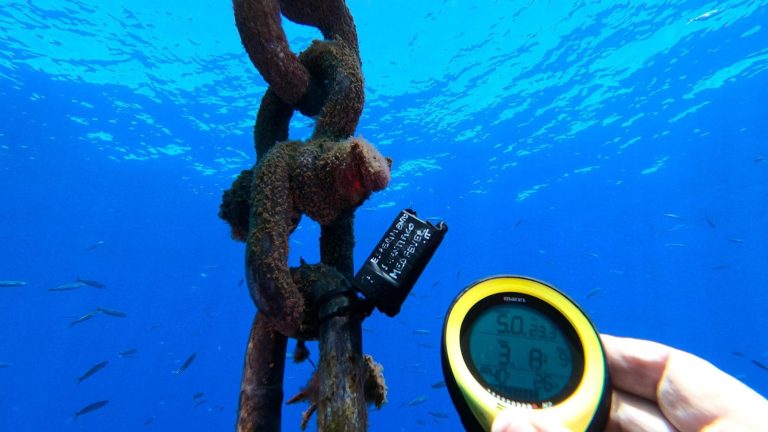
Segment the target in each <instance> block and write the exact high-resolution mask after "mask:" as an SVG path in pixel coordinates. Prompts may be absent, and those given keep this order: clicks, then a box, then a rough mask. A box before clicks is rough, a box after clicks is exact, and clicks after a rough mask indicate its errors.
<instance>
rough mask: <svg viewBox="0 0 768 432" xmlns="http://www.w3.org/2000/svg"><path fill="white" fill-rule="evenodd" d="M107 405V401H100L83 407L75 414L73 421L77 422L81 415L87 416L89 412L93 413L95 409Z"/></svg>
mask: <svg viewBox="0 0 768 432" xmlns="http://www.w3.org/2000/svg"><path fill="white" fill-rule="evenodd" d="M108 403H109V401H108V400H101V401H98V402H94V403H92V404H89V405H86V406H84V407H83V408H81V409H80V411H78V412H76V413H75V420H77V418H78V417H80V416H81V415H83V414H88V413H89V412H94V411H96V410H97V409H100V408H104V406H105V405H106V404H108Z"/></svg>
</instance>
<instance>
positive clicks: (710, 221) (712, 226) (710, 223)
mask: <svg viewBox="0 0 768 432" xmlns="http://www.w3.org/2000/svg"><path fill="white" fill-rule="evenodd" d="M704 220H705V221H707V225H709V227H710V228H712V229H715V228H717V225H715V222H714V221H712V219H710V218H709V216H704Z"/></svg>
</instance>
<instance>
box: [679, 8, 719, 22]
mask: <svg viewBox="0 0 768 432" xmlns="http://www.w3.org/2000/svg"><path fill="white" fill-rule="evenodd" d="M719 13H720V10H718V9H712V10H711V11H707V12H704V13H703V14H701V15H699V16H697V17H695V18H691V19H689V20H688V22H687V23H686V24H690V23H692V22H694V21H705V20H708V19H710V18H712V17H713V16H715V15H717V14H719Z"/></svg>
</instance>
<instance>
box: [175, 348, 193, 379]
mask: <svg viewBox="0 0 768 432" xmlns="http://www.w3.org/2000/svg"><path fill="white" fill-rule="evenodd" d="M196 356H197V353H196V352H193V353H192V355H190V356H189V357H187V360H185V361H184V364H182V365H181V367H180V368H178V369H176V370H175V371H173V373H175V374H176V375H178V374H180V373H182V372H184V371H185V370H187V368H188V367H189V366H190V365H191V364H192V362H193V361H195V357H196Z"/></svg>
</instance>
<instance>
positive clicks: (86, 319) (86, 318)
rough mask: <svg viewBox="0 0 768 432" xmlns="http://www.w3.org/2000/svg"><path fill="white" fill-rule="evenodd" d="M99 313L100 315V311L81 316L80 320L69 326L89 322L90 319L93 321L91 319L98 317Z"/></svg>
mask: <svg viewBox="0 0 768 432" xmlns="http://www.w3.org/2000/svg"><path fill="white" fill-rule="evenodd" d="M98 313H99V311H98V310H95V311H93V312H88V313H87V314H85V315H83V316H81V317H80V318H78V319H76V320H74V321H72V322H71V323H69V326H70V327H72V326H74V325H75V324H80V323H81V322H84V321H88V320H89V319H91V318H93V317H95V316H96V315H98Z"/></svg>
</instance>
